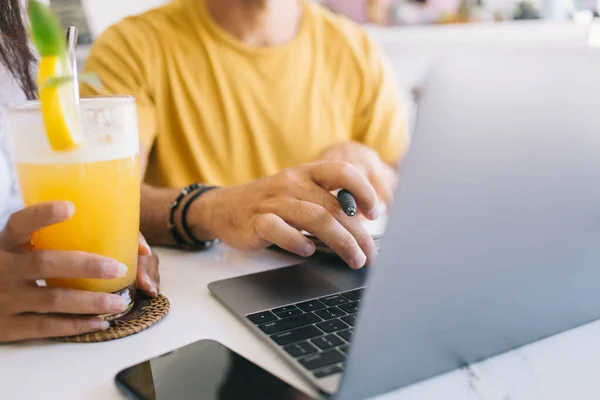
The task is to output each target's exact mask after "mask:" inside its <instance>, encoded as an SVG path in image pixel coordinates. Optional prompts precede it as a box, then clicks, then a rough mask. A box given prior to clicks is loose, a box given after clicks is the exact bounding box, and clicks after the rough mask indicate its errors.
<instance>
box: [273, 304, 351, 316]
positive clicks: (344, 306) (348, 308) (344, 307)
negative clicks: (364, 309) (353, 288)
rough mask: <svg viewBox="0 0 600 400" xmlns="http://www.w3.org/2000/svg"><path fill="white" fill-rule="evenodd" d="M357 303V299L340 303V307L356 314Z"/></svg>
mask: <svg viewBox="0 0 600 400" xmlns="http://www.w3.org/2000/svg"><path fill="white" fill-rule="evenodd" d="M359 305H360V303H359V302H358V301H353V302H352V303H347V304H342V305H340V308H341V309H342V310H344V311H345V312H347V313H348V314H356V313H357V312H358V306H359ZM280 316H281V315H280Z"/></svg>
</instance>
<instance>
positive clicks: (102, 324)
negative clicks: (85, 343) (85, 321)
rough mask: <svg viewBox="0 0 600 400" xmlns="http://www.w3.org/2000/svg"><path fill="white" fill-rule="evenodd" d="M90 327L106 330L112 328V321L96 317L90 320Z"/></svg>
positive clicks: (96, 329)
mask: <svg viewBox="0 0 600 400" xmlns="http://www.w3.org/2000/svg"><path fill="white" fill-rule="evenodd" d="M90 327H91V328H92V329H93V330H95V331H105V330H107V329H108V328H110V323H109V322H108V321H104V320H101V319H99V318H95V319H92V320H90Z"/></svg>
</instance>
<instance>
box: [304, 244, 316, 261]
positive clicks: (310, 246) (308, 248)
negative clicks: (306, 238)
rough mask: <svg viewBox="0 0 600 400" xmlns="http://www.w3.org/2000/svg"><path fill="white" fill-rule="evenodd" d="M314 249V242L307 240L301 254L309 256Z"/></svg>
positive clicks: (313, 252)
mask: <svg viewBox="0 0 600 400" xmlns="http://www.w3.org/2000/svg"><path fill="white" fill-rule="evenodd" d="M315 250H316V247H315V244H314V243H313V242H308V243H306V246H305V247H304V251H303V252H302V255H303V256H304V257H310V256H312V255H313V254H315Z"/></svg>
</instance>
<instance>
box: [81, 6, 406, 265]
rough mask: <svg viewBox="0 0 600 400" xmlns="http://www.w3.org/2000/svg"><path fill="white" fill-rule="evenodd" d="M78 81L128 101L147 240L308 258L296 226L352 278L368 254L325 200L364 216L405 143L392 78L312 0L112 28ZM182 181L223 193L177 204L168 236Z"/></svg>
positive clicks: (353, 223)
mask: <svg viewBox="0 0 600 400" xmlns="http://www.w3.org/2000/svg"><path fill="white" fill-rule="evenodd" d="M85 70H86V71H92V72H95V73H96V74H98V76H99V77H100V79H101V81H102V83H103V85H104V89H103V94H131V95H133V96H135V98H136V101H137V107H138V117H139V132H140V145H141V159H142V166H143V168H145V178H144V180H145V181H144V185H143V189H142V220H141V224H142V231H143V233H144V234H145V235H146V237H147V238H148V239H149V240H150V241H151V242H153V243H156V244H171V243H173V242H174V241H179V242H181V241H185V242H186V243H190V244H191V243H194V242H199V241H206V240H212V239H213V238H215V237H217V238H219V239H221V240H222V241H224V242H226V243H228V244H230V245H232V246H233V247H236V248H238V249H242V250H256V249H260V248H263V247H266V246H268V245H271V244H276V245H278V246H280V247H282V248H284V249H287V250H289V251H292V252H294V253H297V254H300V255H304V256H307V255H310V254H312V253H313V252H314V245H313V244H312V242H310V241H309V240H307V239H306V238H305V237H304V236H303V235H301V234H300V232H299V231H298V229H303V230H308V231H310V232H312V233H314V234H315V235H317V236H318V237H319V238H320V239H321V240H323V241H324V242H325V243H326V244H328V245H329V246H330V247H331V248H333V249H334V250H336V251H337V252H338V253H339V254H340V256H342V257H343V258H344V259H345V260H346V261H347V262H348V264H349V265H350V266H352V267H355V268H359V267H362V266H363V265H364V264H365V262H369V261H371V258H372V257H374V255H375V253H376V250H375V245H374V243H373V241H372V239H371V238H370V236H369V235H368V233H367V232H366V231H365V229H364V228H363V226H362V224H361V223H360V221H359V219H357V218H350V217H348V216H346V215H345V214H344V213H343V212H342V210H341V209H340V207H339V206H338V204H337V201H336V200H335V197H334V196H333V195H331V194H330V193H329V191H331V190H335V189H339V188H346V189H348V190H350V191H351V192H353V194H354V195H355V197H357V202H358V205H359V208H360V209H361V211H362V213H363V214H364V215H365V216H367V217H375V216H376V215H375V214H376V211H375V210H376V209H377V207H376V205H377V196H378V197H379V199H381V200H383V201H384V202H387V201H389V200H390V198H391V193H392V190H393V186H394V181H395V173H394V169H393V166H395V165H396V164H397V163H398V162H399V161H400V159H401V157H402V155H403V154H404V152H405V151H406V148H407V146H408V139H407V136H406V129H405V121H404V115H403V114H402V109H401V107H400V102H399V99H398V95H397V92H396V90H397V89H396V85H395V82H394V79H393V73H392V72H391V69H390V68H389V66H388V65H387V63H386V61H385V59H384V57H383V55H382V54H381V51H380V50H379V48H377V47H376V46H375V45H374V44H373V43H372V42H371V40H370V39H369V37H368V36H367V33H366V32H365V31H364V30H363V29H362V28H361V27H359V26H358V25H356V24H354V23H352V22H350V21H349V20H347V19H345V18H343V17H340V16H336V15H334V14H332V13H330V12H329V11H327V10H325V9H324V8H322V7H321V6H319V5H317V4H315V3H313V2H312V1H309V0H176V1H174V2H173V3H171V4H168V5H166V6H163V7H161V8H158V9H155V10H152V11H149V12H147V13H145V14H143V15H140V16H136V17H130V18H127V19H125V20H123V21H121V22H120V23H118V24H116V25H114V26H112V27H111V28H109V29H108V30H107V31H106V32H105V33H104V34H103V35H102V36H101V37H100V38H99V39H98V40H97V42H96V43H95V44H94V46H93V48H92V51H91V54H90V56H89V58H88V61H87V63H86V66H85ZM82 93H83V95H93V94H99V93H96V92H95V91H94V89H93V88H91V87H83V88H82ZM313 161H319V162H318V163H310V164H305V163H309V162H313ZM349 164H351V165H352V166H349ZM193 182H201V183H203V184H206V185H215V186H219V187H221V188H219V189H215V190H210V191H203V192H202V194H201V195H199V196H194V194H195V193H198V190H202V189H195V190H193V191H192V192H193V193H190V194H188V195H186V196H185V197H184V198H183V199H181V201H180V204H179V205H178V206H177V207H176V209H175V210H174V213H173V217H174V225H175V228H174V229H172V230H171V231H170V230H169V217H170V205H171V204H172V203H173V202H174V200H175V199H176V198H177V197H178V195H179V193H180V190H181V188H183V187H184V186H186V185H189V184H191V183H193ZM190 199H191V200H190ZM189 201H192V202H193V204H190V207H189V213H187V215H186V216H183V217H185V221H182V215H181V214H182V209H184V208H185V204H186V203H187V202H189ZM184 222H185V224H184ZM184 225H187V226H188V228H189V229H187V230H186V229H185V226H184ZM173 230H174V231H175V232H173ZM173 237H175V239H177V240H175V239H174V238H173Z"/></svg>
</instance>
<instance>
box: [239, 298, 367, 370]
mask: <svg viewBox="0 0 600 400" xmlns="http://www.w3.org/2000/svg"><path fill="white" fill-rule="evenodd" d="M363 290H364V288H361V289H356V290H351V291H348V292H344V293H339V294H334V295H331V296H326V297H323V298H320V299H314V300H310V301H303V302H300V303H296V304H291V305H287V306H284V307H278V308H274V309H272V310H267V311H262V312H259V313H255V314H250V315H247V316H246V318H248V319H249V320H250V321H251V322H252V323H253V324H254V325H256V326H257V327H258V328H259V329H260V330H261V331H263V333H265V334H266V335H268V336H269V337H270V338H271V340H272V341H274V342H275V343H277V344H278V345H279V346H281V347H283V349H284V350H285V351H286V352H287V353H288V354H289V355H291V356H292V357H294V358H296V360H298V362H299V363H300V365H302V366H303V367H304V368H306V369H307V370H308V371H310V372H311V373H312V374H313V375H314V376H315V377H316V378H324V377H326V376H330V375H333V374H336V373H338V372H341V371H343V369H344V361H345V359H346V354H347V352H348V345H349V343H350V341H351V340H352V333H353V332H352V327H353V326H354V323H355V322H356V314H357V313H358V310H359V308H360V305H361V297H362V294H363Z"/></svg>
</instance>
